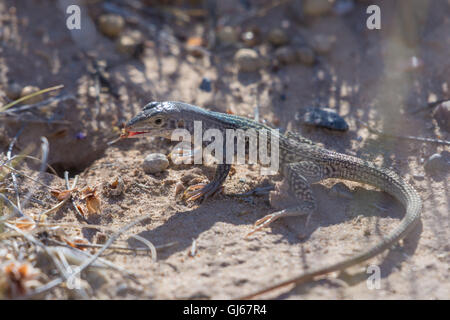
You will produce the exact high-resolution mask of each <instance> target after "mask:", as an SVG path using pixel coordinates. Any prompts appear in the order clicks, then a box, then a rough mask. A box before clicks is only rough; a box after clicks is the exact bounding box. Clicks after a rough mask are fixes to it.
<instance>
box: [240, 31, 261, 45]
mask: <svg viewBox="0 0 450 320" xmlns="http://www.w3.org/2000/svg"><path fill="white" fill-rule="evenodd" d="M259 34H260V32H259V29H256V28H253V29H251V30H247V31H245V32H243V33H242V35H241V40H242V42H244V44H245V45H246V46H249V47H253V46H255V45H257V44H258V43H259V41H260V36H259Z"/></svg>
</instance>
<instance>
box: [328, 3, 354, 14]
mask: <svg viewBox="0 0 450 320" xmlns="http://www.w3.org/2000/svg"><path fill="white" fill-rule="evenodd" d="M354 8H355V2H354V1H353V0H337V1H336V3H335V4H334V7H333V12H334V13H335V14H337V15H345V14H347V13H349V12H351V11H352V10H353V9H354Z"/></svg>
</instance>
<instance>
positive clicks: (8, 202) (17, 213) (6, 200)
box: [0, 193, 34, 223]
mask: <svg viewBox="0 0 450 320" xmlns="http://www.w3.org/2000/svg"><path fill="white" fill-rule="evenodd" d="M0 198H1V199H2V200H3V201H5V202H6V203H7V204H8V206H9V207H10V208H11V209H13V211H14V214H13V215H9V216H7V217H2V219H0V220H6V219H10V218H12V217H14V216H15V215H19V216H22V217H26V218H27V219H28V220H30V223H34V222H33V219H32V218H31V217H30V216H28V215H26V214H25V213H23V212H22V210H20V209H19V208H18V207H17V206H16V205H15V204H14V203H13V202H12V201H11V200H9V199H8V198H7V197H6V196H5V195H4V194H3V193H0Z"/></svg>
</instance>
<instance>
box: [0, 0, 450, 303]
mask: <svg viewBox="0 0 450 320" xmlns="http://www.w3.org/2000/svg"><path fill="white" fill-rule="evenodd" d="M254 2H255V1H251V2H250V3H254ZM423 2H424V3H427V4H428V5H427V6H425V9H423V8H421V9H420V10H419V11H420V14H419V13H417V12H415V13H414V12H413V13H412V14H413V15H414V16H415V17H416V20H414V22H415V23H412V25H413V26H414V27H412V28H411V24H408V23H406V22H404V21H405V20H403V19H401V18H400V17H402V15H401V13H402V12H403V11H402V10H403V9H404V8H403V9H402V8H401V6H399V5H397V6H396V5H395V3H394V2H392V3H391V2H389V4H388V3H386V1H385V2H383V3H381V2H379V1H375V3H377V4H379V5H380V6H381V10H382V14H383V20H382V23H383V24H382V29H381V30H378V31H370V30H367V29H366V28H365V19H366V17H367V15H366V13H365V8H366V4H365V3H364V2H359V1H358V2H356V3H355V7H354V8H353V10H351V12H350V13H348V14H346V15H338V14H327V15H324V16H321V17H306V18H305V20H302V21H301V23H298V21H296V20H295V19H294V18H292V17H291V16H290V15H289V14H288V13H289V12H288V11H289V10H288V9H286V6H285V5H280V6H275V7H274V8H272V9H269V10H267V11H265V12H264V14H262V15H257V14H253V15H251V17H249V18H242V17H246V16H245V14H248V12H247V11H246V9H245V8H244V7H243V6H242V4H241V3H240V2H239V1H229V2H228V1H227V2H226V3H227V4H226V5H225V4H224V3H221V4H220V5H218V8H217V15H218V17H219V19H218V21H219V25H220V23H223V24H227V25H231V26H233V27H235V28H241V29H242V30H243V29H245V28H249V27H252V26H257V27H258V28H259V30H260V32H261V34H262V35H263V36H262V38H263V41H262V42H261V44H259V45H257V46H256V47H255V48H256V49H257V50H258V51H259V52H260V53H261V55H262V56H263V57H265V58H267V59H268V60H269V61H270V60H273V58H274V51H275V49H274V48H272V47H271V45H270V44H268V43H267V41H265V40H264V35H265V34H267V33H268V32H269V31H270V30H271V29H273V28H276V27H282V26H283V27H285V29H284V30H285V32H286V33H287V34H288V35H289V38H290V39H294V38H296V37H299V38H301V39H303V40H304V41H305V42H306V43H311V42H312V41H313V39H314V37H315V36H317V35H321V34H324V35H328V36H335V37H336V42H335V43H334V44H333V46H332V49H331V50H329V51H328V52H327V53H325V54H317V55H316V63H315V64H314V65H312V66H307V65H303V64H299V63H296V64H289V65H286V66H284V65H281V66H270V65H267V66H262V67H261V68H260V69H259V70H258V72H252V73H243V72H239V71H238V69H237V66H236V64H235V62H234V61H233V55H234V53H235V52H236V50H237V47H239V46H242V44H236V45H235V46H230V47H214V48H212V49H211V50H210V52H211V55H203V56H202V57H200V58H196V57H193V56H192V55H190V54H189V53H187V52H186V51H185V50H184V49H183V48H182V41H181V40H180V41H178V42H176V43H170V44H167V43H166V42H164V41H163V40H161V39H163V38H164V32H166V33H169V34H170V33H171V32H172V33H173V34H175V38H176V39H186V38H188V37H190V36H198V35H200V36H205V35H207V34H208V32H209V30H210V27H209V25H208V22H207V20H203V21H202V20H198V19H197V20H196V19H193V20H192V21H191V22H189V23H184V24H183V23H175V22H173V19H172V20H171V19H170V15H169V18H167V17H166V18H165V19H163V18H158V17H155V16H150V17H149V18H147V20H148V22H149V23H151V24H153V25H155V26H157V32H156V33H155V34H150V33H148V32H145V33H144V34H145V45H144V51H143V54H142V55H141V56H140V57H139V58H130V57H124V56H123V55H121V54H119V53H117V51H116V50H115V47H114V42H113V41H112V40H111V39H109V38H107V37H105V36H103V35H102V34H101V33H98V31H95V30H96V28H95V26H94V25H93V28H94V29H93V30H94V31H95V33H94V32H90V33H88V34H84V37H86V38H82V37H81V38H80V37H79V36H77V35H71V34H70V32H69V31H68V30H67V29H66V28H65V27H64V25H65V15H64V13H63V11H61V10H59V9H58V8H56V7H55V6H54V4H53V1H43V0H42V1H0V15H1V16H0V18H1V19H0V23H1V24H0V26H1V28H2V34H1V37H0V40H1V41H2V42H1V46H0V50H1V51H0V84H2V87H0V89H1V90H3V91H5V90H6V89H5V88H6V86H7V83H8V81H11V80H14V81H16V82H18V83H20V84H21V85H23V86H25V85H36V86H38V87H40V88H46V87H49V86H52V85H56V84H59V83H62V84H64V85H65V89H64V90H65V91H64V92H66V93H68V94H72V95H73V96H74V98H73V99H69V100H67V101H64V102H61V103H58V104H52V105H50V107H48V108H47V109H46V110H40V111H37V112H36V113H35V115H37V116H44V115H47V116H48V115H50V116H52V117H53V118H52V119H57V120H66V121H69V124H45V123H44V124H42V123H27V125H26V126H25V127H24V130H23V131H22V133H21V135H20V136H19V138H18V142H17V143H16V148H15V149H14V153H15V154H16V153H19V152H20V151H21V150H24V149H25V148H26V146H29V145H32V144H33V145H35V146H39V143H40V141H39V139H38V138H39V137H40V136H46V137H47V138H48V140H49V143H50V159H49V163H50V164H52V165H53V166H54V167H55V168H56V169H57V171H58V174H59V175H60V176H62V172H63V171H64V170H69V172H70V175H71V177H73V176H74V175H75V174H79V175H80V179H79V183H78V186H79V188H80V189H81V188H83V187H85V186H91V187H94V186H98V194H99V197H100V199H101V201H102V206H101V212H100V213H98V214H90V215H88V216H87V220H88V222H89V223H90V224H96V225H101V226H104V227H105V228H106V229H105V230H93V229H89V228H73V227H69V228H64V230H65V231H66V233H67V234H68V235H69V236H71V237H74V236H79V237H83V238H84V239H85V240H87V241H89V242H91V243H104V239H105V237H106V238H107V237H108V236H109V235H110V234H112V232H113V231H114V230H118V229H119V228H120V227H122V226H124V225H126V224H127V223H129V222H131V221H133V220H134V219H136V218H138V217H141V216H142V215H148V216H149V219H148V220H145V221H144V222H142V223H140V224H138V225H136V226H134V227H132V228H131V229H130V230H128V231H127V234H125V235H123V236H121V237H120V238H119V240H118V241H117V244H122V245H129V246H131V247H141V246H142V244H141V243H140V242H139V241H137V240H135V239H132V238H130V235H132V234H135V235H136V234H137V235H139V236H141V237H144V238H145V239H147V240H149V241H151V242H152V243H153V244H154V245H155V246H160V245H165V244H168V243H171V242H176V244H174V245H173V246H170V247H168V248H166V249H163V250H159V251H158V260H157V261H154V260H153V259H152V258H151V256H150V255H149V254H148V253H135V252H130V251H110V250H108V251H107V252H106V254H104V255H103V257H104V258H106V259H108V260H110V261H112V262H114V263H115V264H116V265H120V266H122V267H125V268H126V269H127V270H128V271H130V272H131V273H133V274H135V275H136V277H137V279H138V282H137V283H136V282H132V281H130V280H128V279H126V278H124V277H123V274H121V273H120V272H117V271H114V270H101V271H99V273H98V274H96V275H95V278H96V280H95V281H94V280H93V279H92V278H89V277H87V278H85V280H84V281H85V284H87V283H88V284H89V285H87V287H88V288H90V289H89V290H88V295H89V297H91V298H107V299H110V298H112V299H124V298H125V299H186V298H187V299H198V298H199V299H229V298H237V297H240V296H242V295H245V294H248V293H251V292H253V291H255V290H258V289H262V288H264V287H266V286H268V285H270V284H274V283H276V282H279V281H282V280H285V279H288V278H290V277H293V276H296V275H299V274H301V272H302V271H305V270H308V269H310V268H315V267H317V266H324V265H327V264H330V263H334V262H336V261H338V260H340V259H343V258H345V257H348V256H349V255H351V254H354V253H355V252H357V251H358V250H360V249H363V248H365V247H366V246H368V245H369V244H371V243H374V242H376V241H378V240H379V239H380V238H381V237H382V235H384V234H386V233H387V232H389V231H390V230H392V228H393V227H395V226H396V225H397V223H398V221H399V220H400V219H401V217H402V216H403V214H404V209H403V208H402V206H401V204H400V203H398V202H397V201H396V200H395V199H393V198H391V197H390V196H388V195H386V194H385V193H383V192H380V191H378V190H375V189H373V188H371V187H370V186H365V185H360V184H357V183H351V182H346V181H325V182H323V183H320V184H316V185H314V187H313V189H314V192H315V194H316V197H317V199H318V210H317V213H316V214H315V215H314V216H313V217H312V219H311V222H310V224H309V225H308V227H305V219H304V218H302V217H291V218H285V219H283V220H280V221H277V222H275V223H274V224H273V225H272V226H271V227H270V228H267V229H265V230H263V231H261V232H259V233H257V234H255V235H254V236H252V237H250V238H248V239H244V236H245V234H246V233H247V232H249V231H250V230H251V228H252V225H253V223H254V222H255V221H256V220H257V219H259V218H261V217H263V216H264V215H266V214H268V213H270V212H272V211H273V209H272V208H271V207H270V204H269V201H268V196H246V197H239V196H236V194H239V193H242V192H247V191H250V190H252V189H253V188H255V187H260V186H266V185H271V184H273V183H274V181H277V180H279V178H278V177H264V176H260V174H259V168H258V167H256V166H255V167H249V166H236V167H235V170H234V172H233V174H232V175H230V176H229V177H228V178H227V180H226V182H225V184H224V191H223V193H221V194H219V195H217V196H216V197H214V198H213V199H209V200H207V201H206V202H204V203H203V204H198V203H186V202H185V201H183V200H182V199H180V197H177V196H176V195H175V187H176V185H177V183H179V182H180V181H181V182H182V183H183V185H184V186H185V187H187V186H188V185H190V184H193V183H195V182H198V181H208V179H210V178H212V176H213V174H214V168H213V167H203V166H187V165H183V166H176V165H174V164H172V163H171V164H170V166H169V168H168V169H167V170H165V171H164V172H162V173H160V174H156V175H151V174H145V173H144V172H143V169H142V162H143V159H144V157H145V156H146V155H147V154H149V153H152V152H161V153H164V154H168V153H169V152H170V151H171V147H172V144H171V143H170V142H168V141H163V140H161V139H158V138H146V139H142V140H138V139H136V140H134V139H128V140H123V141H120V142H118V143H116V144H114V145H112V146H109V147H108V146H107V144H106V143H107V142H108V141H110V140H112V139H113V138H115V137H117V135H118V132H117V128H118V127H120V123H122V122H124V121H126V120H128V119H130V118H131V117H132V116H133V115H134V114H136V113H137V112H138V111H139V110H140V109H141V108H142V106H143V105H144V104H145V103H147V102H148V101H151V100H179V101H184V102H188V103H192V104H196V105H199V106H201V107H204V108H207V109H210V110H215V111H221V112H226V111H229V112H233V113H235V114H238V115H243V116H250V117H253V114H254V108H255V106H258V107H259V112H260V117H261V119H263V120H265V121H267V122H268V123H269V124H275V125H276V126H277V127H279V128H281V129H286V128H289V129H291V130H295V131H299V132H301V133H302V134H303V135H304V136H306V137H307V138H309V139H311V140H313V141H316V142H318V143H320V144H322V145H323V146H325V147H327V148H329V149H332V150H336V151H338V152H342V153H347V154H351V155H356V156H358V157H361V158H364V159H368V160H372V161H374V162H375V163H377V164H378V165H380V166H385V167H390V168H392V169H394V170H395V171H396V172H398V173H399V174H400V175H401V176H402V177H404V178H405V179H406V181H408V182H409V183H411V184H412V185H413V186H414V187H415V188H416V190H417V191H418V192H419V194H420V196H421V198H422V200H423V215H422V220H421V223H420V225H419V226H418V227H417V228H416V229H414V231H413V232H412V233H411V234H410V235H408V236H407V237H406V239H404V240H403V241H402V242H401V243H400V244H399V245H396V246H395V247H393V248H392V249H391V250H390V251H388V252H386V253H384V254H382V255H380V256H379V257H377V258H374V259H372V260H370V261H369V262H367V263H364V264H361V265H359V266H356V267H353V268H351V269H349V270H347V273H342V274H339V275H337V274H334V275H329V276H327V277H324V278H322V279H319V280H317V281H315V282H312V283H308V284H305V285H302V286H299V287H295V288H292V287H287V288H284V289H281V290H279V291H276V292H273V293H269V294H267V295H264V296H263V297H264V298H278V299H316V298H318V299H448V298H449V297H450V290H449V289H450V285H449V283H450V281H449V251H450V247H449V242H448V239H449V226H448V222H449V195H450V194H449V180H448V175H447V173H446V172H443V173H442V175H439V176H438V177H433V176H430V175H429V174H427V173H426V172H425V171H424V161H425V160H426V159H427V158H428V157H429V156H430V155H432V154H434V153H437V152H442V151H444V150H446V149H445V148H444V147H443V146H440V145H436V144H431V143H420V142H410V141H405V140H399V139H387V138H385V137H380V136H377V135H374V134H371V133H369V132H368V130H367V129H366V128H364V127H363V126H361V125H360V124H359V123H358V122H357V121H356V119H360V120H363V121H366V122H368V123H369V124H371V125H373V126H374V127H376V128H377V129H379V130H382V131H385V132H391V133H396V134H403V135H415V136H421V137H427V138H440V139H444V140H449V138H450V136H449V133H448V132H445V131H443V130H441V129H440V128H439V126H438V125H437V124H436V121H435V120H434V119H433V118H432V116H431V110H427V109H425V111H422V112H419V113H413V111H414V110H416V109H417V108H419V107H421V106H425V105H426V104H427V103H428V102H432V101H434V100H436V99H445V98H447V99H448V98H450V93H449V89H448V86H449V82H450V77H449V75H450V62H449V59H448V57H449V55H450V33H449V32H448V30H450V18H449V17H450V15H449V14H450V4H449V3H448V2H447V1H423ZM261 3H265V4H268V3H269V2H268V1H261ZM13 7H14V9H13ZM413 11H414V10H413ZM50 12H52V14H49V13H50ZM102 12H103V9H102V6H101V1H97V2H96V1H92V4H90V5H89V11H88V13H89V15H90V16H91V18H93V19H94V21H95V19H96V17H97V16H98V15H99V14H101V13H102ZM43 17H45V19H44V18H43ZM221 17H222V19H220V18H221ZM406 20H407V19H406ZM405 25H406V26H405ZM408 26H409V27H408ZM141 27H142V26H141V25H139V24H137V25H136V24H132V23H130V22H127V25H126V30H132V29H139V28H141ZM141 31H143V30H141ZM80 39H81V40H80ZM82 47H83V48H84V49H86V50H88V51H90V52H93V53H94V55H95V56H96V58H97V59H102V60H106V61H107V62H108V66H109V68H108V72H109V74H110V81H111V83H112V84H113V86H114V88H115V90H117V92H118V93H119V96H118V97H117V98H115V97H113V96H112V95H111V94H108V93H107V92H105V93H102V94H101V95H100V109H99V113H98V115H97V114H96V107H95V95H93V93H92V91H93V90H92V87H93V81H92V76H90V75H89V73H88V69H87V65H88V62H89V61H88V59H87V58H86V57H85V56H83V55H82V54H81V48H82ZM413 56H416V57H418V58H419V59H420V61H421V65H420V67H411V66H410V63H409V61H410V59H411V57H413ZM203 77H208V78H209V79H211V81H212V91H211V92H205V91H202V90H200V89H199V85H200V83H201V81H202V78H203ZM2 88H3V89H2ZM307 106H316V107H330V108H333V109H335V110H336V111H337V112H338V113H339V115H341V116H343V117H344V118H345V119H346V120H347V122H348V123H349V126H350V129H349V131H347V132H345V133H340V132H337V133H336V132H335V131H331V130H327V129H320V128H316V127H306V126H304V125H301V124H300V123H299V121H297V120H295V117H294V115H295V114H296V113H297V112H299V111H302V110H304V109H305V108H306V107H307ZM0 121H1V122H2V126H1V127H0V148H1V149H0V150H1V151H2V153H6V150H7V148H8V145H9V143H10V142H11V139H12V138H13V137H14V136H15V135H16V134H17V132H18V131H19V129H20V128H21V127H22V126H23V124H24V123H23V122H21V121H13V120H11V119H9V120H0ZM114 127H115V128H116V129H114ZM61 132H62V133H61ZM79 133H82V134H83V135H85V136H86V138H84V139H79V138H78V139H77V138H76V135H77V134H79ZM447 149H448V148H447ZM35 150H36V151H34V153H35V155H37V156H39V152H38V151H37V150H38V148H36V149H35ZM21 167H22V169H23V170H24V171H26V172H28V173H30V174H31V175H33V176H34V177H38V172H37V171H36V169H37V166H36V165H35V163H32V162H31V161H26V162H24V163H23V164H21ZM116 177H120V178H121V179H123V181H124V192H123V193H122V194H121V195H119V196H113V195H111V194H110V192H109V191H108V186H107V184H108V183H110V182H112V181H114V180H115V178H116ZM40 179H42V180H43V181H45V183H48V184H50V185H51V186H52V187H57V188H60V189H64V180H63V179H61V177H58V176H55V175H53V174H51V173H45V174H43V175H42V176H41V177H40ZM7 183H8V184H10V183H11V181H10V180H8V181H7ZM336 183H345V185H346V186H347V187H348V188H349V192H348V193H349V194H350V196H349V197H341V196H338V195H336V193H335V192H333V190H334V189H333V185H334V184H336ZM19 186H20V192H21V194H25V193H26V192H27V190H29V189H30V188H33V186H35V185H34V183H33V182H32V181H30V180H27V179H23V178H19ZM6 194H7V195H8V196H9V197H10V199H14V197H15V196H14V192H13V191H11V190H10V191H7V193H6ZM34 198H35V199H37V200H40V201H41V204H39V203H32V204H30V206H29V208H28V209H27V210H28V211H29V212H30V214H31V213H38V212H40V211H42V210H43V209H48V208H50V207H51V206H53V205H55V204H56V203H57V201H56V199H55V198H53V197H52V196H51V195H50V193H49V192H48V190H46V189H45V188H40V187H39V188H38V190H37V191H36V193H35V194H34ZM77 201H79V202H80V203H82V201H81V200H79V199H78V200H77ZM48 221H51V222H57V223H71V224H74V225H77V224H81V223H84V222H83V221H82V220H80V219H79V218H78V217H77V215H76V213H75V210H74V208H73V207H72V205H69V203H68V204H66V205H65V206H64V207H62V208H61V209H60V210H58V211H57V212H56V213H53V214H52V215H50V216H49V217H48ZM194 240H195V244H196V253H195V255H194V256H191V254H190V253H191V250H192V243H193V241H194ZM92 252H93V253H94V252H95V250H92ZM13 255H14V258H15V259H19V256H16V255H15V253H14V254H13ZM9 258H11V256H9ZM5 259H8V257H7V256H6V255H4V256H0V262H5V261H6V260H5ZM32 262H33V264H36V261H34V260H32ZM369 264H375V265H378V266H379V267H380V270H381V282H380V284H381V288H380V289H376V290H369V289H368V286H367V283H366V280H367V277H368V275H367V273H366V267H367V266H368V265H369ZM48 277H49V278H52V277H54V274H48ZM43 297H45V298H68V297H74V296H73V294H72V293H70V291H69V290H66V289H62V288H57V289H55V290H53V291H51V292H48V293H46V295H45V296H43Z"/></svg>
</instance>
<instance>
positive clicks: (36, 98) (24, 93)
mask: <svg viewBox="0 0 450 320" xmlns="http://www.w3.org/2000/svg"><path fill="white" fill-rule="evenodd" d="M39 90H40V89H39V88H38V87H35V86H26V87H24V88H23V89H22V92H21V93H20V97H21V98H22V97H25V96H27V95H29V94H32V93H35V92H37V91H39ZM41 101H42V95H37V96H34V97H32V98H29V99H27V100H24V102H23V103H24V104H34V103H38V102H41Z"/></svg>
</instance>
